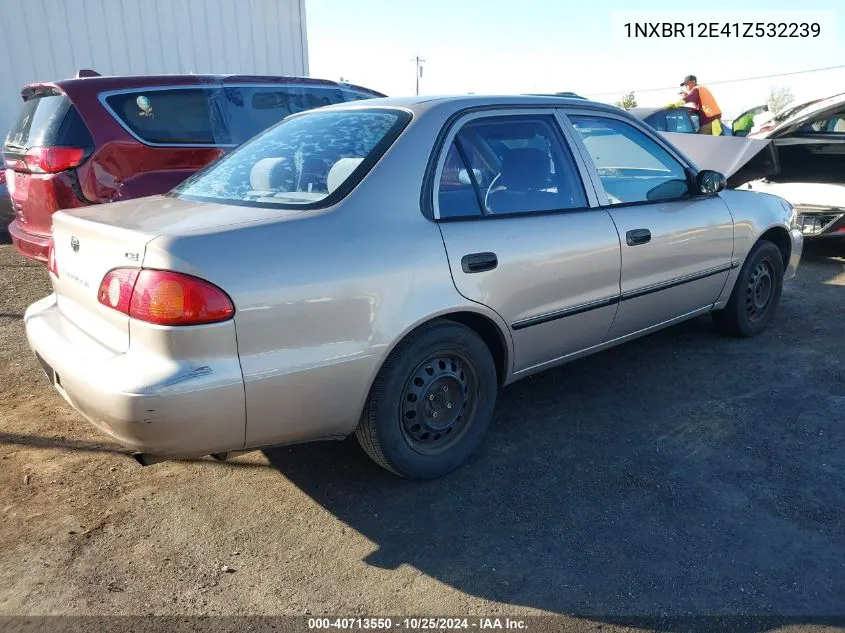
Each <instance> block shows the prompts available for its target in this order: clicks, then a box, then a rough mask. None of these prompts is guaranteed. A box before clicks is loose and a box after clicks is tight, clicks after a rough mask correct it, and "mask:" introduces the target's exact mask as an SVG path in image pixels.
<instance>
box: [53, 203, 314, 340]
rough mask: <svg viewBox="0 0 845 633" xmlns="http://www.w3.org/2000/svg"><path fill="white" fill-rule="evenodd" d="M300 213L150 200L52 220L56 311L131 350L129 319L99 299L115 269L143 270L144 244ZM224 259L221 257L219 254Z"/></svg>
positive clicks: (96, 207) (96, 335)
mask: <svg viewBox="0 0 845 633" xmlns="http://www.w3.org/2000/svg"><path fill="white" fill-rule="evenodd" d="M299 213H302V211H299V210H286V209H267V208H259V207H241V206H229V205H225V204H215V203H207V202H197V201H190V200H180V199H178V198H173V197H167V196H154V197H150V198H142V199H140V200H127V201H124V202H114V203H110V204H103V205H94V206H90V207H85V208H82V209H75V210H73V211H65V212H59V213H57V214H55V215H54V216H53V249H54V253H55V259H56V268H57V270H58V278H56V277H54V278H53V286H54V288H55V291H56V296H57V301H58V305H59V308H60V309H61V311H62V313H63V314H64V315H65V317H66V318H67V319H68V320H70V321H71V322H73V323H74V324H75V325H76V326H77V327H79V328H80V329H82V330H83V331H85V332H86V333H87V334H88V335H89V336H91V337H92V338H94V339H95V340H97V341H98V342H100V343H101V344H103V345H104V346H106V347H108V348H109V349H111V350H114V351H116V352H123V351H126V350H127V349H128V348H129V335H130V328H131V320H130V318H129V317H128V316H127V315H125V314H123V313H122V312H118V311H117V310H114V309H112V308H111V307H108V306H106V305H103V304H101V303H100V302H99V300H98V296H97V294H98V290H99V287H100V283H101V282H102V280H103V278H104V277H105V276H106V273H108V272H109V271H110V270H112V269H114V268H141V267H143V265H144V255H145V250H146V247H147V244H149V243H150V242H151V241H152V240H154V239H156V238H157V237H161V236H170V237H178V236H185V235H196V234H201V233H213V232H218V231H222V230H226V229H227V228H229V227H233V226H236V225H242V224H244V223H255V222H262V221H276V220H279V219H280V218H283V217H285V216H292V215H297V214H299ZM221 255H222V254H221Z"/></svg>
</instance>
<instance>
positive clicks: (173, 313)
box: [97, 268, 235, 325]
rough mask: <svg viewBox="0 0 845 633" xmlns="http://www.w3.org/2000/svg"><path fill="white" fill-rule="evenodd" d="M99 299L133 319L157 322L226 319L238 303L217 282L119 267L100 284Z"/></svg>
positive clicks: (177, 322) (169, 323) (192, 323)
mask: <svg viewBox="0 0 845 633" xmlns="http://www.w3.org/2000/svg"><path fill="white" fill-rule="evenodd" d="M97 299H98V300H99V302H100V303H102V304H103V305H105V306H108V307H110V308H114V309H115V310H119V311H120V312H123V313H124V314H128V315H129V316H130V317H132V318H133V319H138V320H140V321H146V322H147V323H156V324H158V325H198V324H201V323H215V322H217V321H225V320H226V319H228V318H231V316H232V315H233V314H234V313H235V307H234V306H233V305H232V301H231V300H230V299H229V297H228V295H226V293H225V292H223V291H222V290H220V288H218V287H217V286H215V285H213V284H210V283H208V282H207V281H203V280H202V279H198V278H197V277H192V276H190V275H183V274H181V273H174V272H170V271H167V270H149V269H144V270H141V269H138V268H116V269H114V270H112V271H110V272H109V273H108V274H107V275H106V276H105V277H104V278H103V281H102V283H101V284H100V290H99V292H98V293H97Z"/></svg>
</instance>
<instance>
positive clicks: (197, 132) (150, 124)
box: [106, 88, 232, 145]
mask: <svg viewBox="0 0 845 633" xmlns="http://www.w3.org/2000/svg"><path fill="white" fill-rule="evenodd" d="M219 92H220V89H219V88H218V89H215V88H172V89H167V90H138V91H133V92H122V93H118V94H113V95H109V96H108V97H106V103H107V104H108V106H109V107H110V108H111V110H112V112H113V113H114V115H115V116H116V117H117V118H118V119H119V120H120V121H121V123H123V125H125V126H126V127H127V128H128V129H129V130H130V131H131V132H132V133H133V134H134V135H135V136H137V137H138V138H139V139H141V140H142V141H144V142H145V143H154V144H159V145H228V144H231V142H232V141H231V138H230V135H229V130H228V128H227V126H226V122H225V118H224V116H223V114H222V113H221V111H220V107H219V105H218V102H217V96H218V94H219Z"/></svg>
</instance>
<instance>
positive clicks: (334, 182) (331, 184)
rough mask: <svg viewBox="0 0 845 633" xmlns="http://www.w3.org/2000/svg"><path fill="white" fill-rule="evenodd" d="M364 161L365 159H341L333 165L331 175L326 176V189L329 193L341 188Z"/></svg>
mask: <svg viewBox="0 0 845 633" xmlns="http://www.w3.org/2000/svg"><path fill="white" fill-rule="evenodd" d="M363 160H364V159H363V158H341V159H340V160H339V161H337V162H336V163H335V164H334V165H332V168H331V169H330V170H329V175H328V176H326V187H327V188H328V190H329V193H332V192H333V191H334V190H335V189H337V188H338V187H340V185H342V184H343V181H344V180H346V179H347V178H349V176H350V174H351V173H352V172H353V171H355V169H356V168H357V167H358V165H360V164H361V162H362V161H363Z"/></svg>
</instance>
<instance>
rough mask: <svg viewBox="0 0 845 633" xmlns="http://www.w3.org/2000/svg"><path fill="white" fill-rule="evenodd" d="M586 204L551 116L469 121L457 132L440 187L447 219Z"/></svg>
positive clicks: (442, 213) (440, 203) (440, 206)
mask: <svg viewBox="0 0 845 633" xmlns="http://www.w3.org/2000/svg"><path fill="white" fill-rule="evenodd" d="M463 161H466V163H464V162H463ZM473 186H474V187H477V189H476V190H475V192H474V193H475V195H474V196H470V195H468V193H469V191H472V187H473ZM585 206H587V198H586V194H585V192H584V186H583V184H582V183H581V177H580V175H579V173H578V170H577V168H576V166H575V162H574V160H573V158H572V155H571V153H570V152H569V149H568V148H567V147H566V146H565V145H564V143H563V140H562V138H561V136H560V132H559V131H558V129H557V124H556V123H555V120H554V117H551V116H525V115H513V116H505V117H491V118H484V119H476V120H474V121H471V122H469V123H467V124H466V125H465V126H464V127H463V128H461V130H460V131H459V132H458V134H457V135H456V136H455V142H454V144H453V147H452V148H450V150H449V153H448V155H447V158H446V164H445V165H444V169H443V172H442V174H441V177H440V183H439V185H438V212H439V214H440V217H441V218H446V217H472V216H475V215H478V210H479V207H481V208H482V209H483V212H484V214H485V215H489V214H493V215H497V214H506V213H530V212H534V211H554V210H563V209H574V208H579V207H585Z"/></svg>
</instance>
